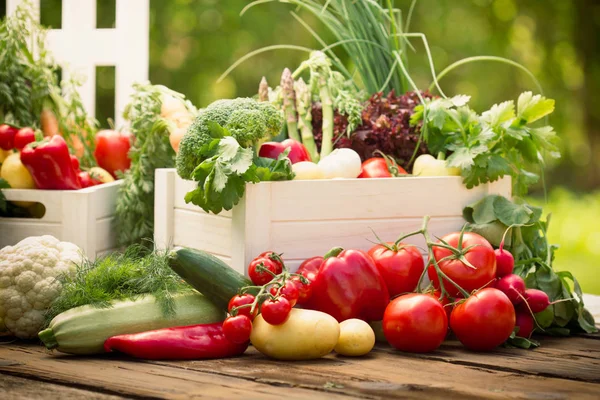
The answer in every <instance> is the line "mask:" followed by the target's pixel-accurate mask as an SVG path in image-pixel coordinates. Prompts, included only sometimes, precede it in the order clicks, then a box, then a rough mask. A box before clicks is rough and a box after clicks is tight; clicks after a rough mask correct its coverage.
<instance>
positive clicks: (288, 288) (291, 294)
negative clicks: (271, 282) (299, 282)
mask: <svg viewBox="0 0 600 400" xmlns="http://www.w3.org/2000/svg"><path fill="white" fill-rule="evenodd" d="M269 291H270V292H271V294H272V295H273V296H277V292H278V291H279V293H280V295H281V297H285V298H286V299H287V301H289V302H290V306H291V307H294V306H295V305H296V302H297V301H298V298H299V297H300V291H299V290H298V287H297V286H296V283H295V282H293V281H291V280H288V281H286V282H285V285H283V287H282V288H281V290H279V288H278V287H277V286H272V287H271V289H270V290H269Z"/></svg>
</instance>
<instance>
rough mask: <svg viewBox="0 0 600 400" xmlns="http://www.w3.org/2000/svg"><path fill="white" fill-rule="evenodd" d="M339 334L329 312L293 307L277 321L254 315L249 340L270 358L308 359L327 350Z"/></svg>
mask: <svg viewBox="0 0 600 400" xmlns="http://www.w3.org/2000/svg"><path fill="white" fill-rule="evenodd" d="M339 336H340V325H339V324H338V322H337V320H336V319H335V318H333V317H332V316H331V315H329V314H325V313H323V312H320V311H313V310H302V309H298V308H294V309H292V311H291V312H290V317H289V318H288V320H287V321H286V322H284V323H283V324H281V325H270V324H268V323H267V322H265V320H264V319H263V317H262V315H260V314H259V315H258V316H257V317H256V318H255V319H254V323H253V325H252V334H251V335H250V341H251V342H252V344H253V345H254V347H256V349H257V350H258V351H260V352H261V353H263V354H264V355H266V356H268V357H271V358H275V359H278V360H312V359H315V358H320V357H323V356H325V355H327V354H329V353H331V351H332V350H333V348H334V347H335V345H336V343H337V342H338V338H339Z"/></svg>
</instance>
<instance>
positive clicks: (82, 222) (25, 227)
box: [0, 180, 122, 259]
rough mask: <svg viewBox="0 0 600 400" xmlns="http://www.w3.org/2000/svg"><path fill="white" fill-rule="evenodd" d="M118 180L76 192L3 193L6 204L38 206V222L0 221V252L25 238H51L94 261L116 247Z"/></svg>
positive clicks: (33, 220) (9, 191)
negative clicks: (43, 210) (76, 248)
mask: <svg viewBox="0 0 600 400" xmlns="http://www.w3.org/2000/svg"><path fill="white" fill-rule="evenodd" d="M121 182H122V181H121V180H118V181H115V182H111V183H105V184H103V185H98V186H92V187H89V188H86V189H80V190H37V189H4V190H2V193H3V194H4V195H5V196H6V198H7V199H8V200H14V201H30V202H39V203H42V204H43V205H44V207H45V208H46V213H45V214H44V216H43V217H42V218H39V219H38V218H0V248H2V247H4V246H11V245H14V244H16V243H17V242H19V241H20V240H22V239H25V238H26V237H28V236H40V235H52V236H54V237H56V238H58V239H59V240H62V241H68V242H72V243H75V244H76V245H78V246H79V247H80V248H81V249H82V250H83V252H84V253H85V254H86V256H87V257H89V258H91V259H94V258H96V257H97V256H98V255H101V254H103V253H105V252H107V251H109V250H112V249H114V248H115V247H116V235H115V233H114V229H113V221H114V217H115V205H116V199H117V190H118V189H119V186H120V185H121Z"/></svg>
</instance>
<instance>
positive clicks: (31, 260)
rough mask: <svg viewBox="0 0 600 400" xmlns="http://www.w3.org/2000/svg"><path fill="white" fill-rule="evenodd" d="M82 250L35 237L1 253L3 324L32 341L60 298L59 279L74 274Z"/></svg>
mask: <svg viewBox="0 0 600 400" xmlns="http://www.w3.org/2000/svg"><path fill="white" fill-rule="evenodd" d="M81 254H82V253H81V250H80V249H79V247H77V246H76V245H74V244H73V243H69V242H61V241H59V240H58V239H56V238H55V237H53V236H50V235H44V236H32V237H28V238H27V239H23V240H21V241H20V242H19V243H17V244H16V245H14V246H6V247H5V248H3V249H2V250H0V321H2V322H3V323H4V325H5V327H6V329H7V330H8V331H9V332H10V333H12V334H13V335H15V336H16V337H18V338H21V339H32V338H35V337H37V334H38V332H39V330H40V328H41V327H42V325H43V323H44V313H45V312H46V310H47V309H48V307H49V306H50V303H52V301H53V300H54V299H55V298H56V297H57V296H58V294H59V293H60V291H61V289H62V284H61V283H60V281H59V280H58V279H57V278H58V277H60V276H61V275H64V274H73V273H74V272H75V269H76V263H79V262H80V261H81V259H82V255H81Z"/></svg>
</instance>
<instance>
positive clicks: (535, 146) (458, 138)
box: [411, 92, 560, 194]
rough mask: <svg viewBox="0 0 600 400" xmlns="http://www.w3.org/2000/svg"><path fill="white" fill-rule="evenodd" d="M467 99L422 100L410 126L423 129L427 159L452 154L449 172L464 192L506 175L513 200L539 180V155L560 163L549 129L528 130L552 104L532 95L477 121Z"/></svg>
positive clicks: (497, 107)
mask: <svg viewBox="0 0 600 400" xmlns="http://www.w3.org/2000/svg"><path fill="white" fill-rule="evenodd" d="M468 100H469V97H468V96H462V95H460V96H455V97H453V98H439V99H434V100H426V102H425V104H422V105H419V106H417V107H416V108H415V113H414V114H413V115H412V117H411V124H412V125H413V126H416V125H417V124H419V123H421V122H424V123H423V128H422V132H423V139H424V140H425V142H426V143H427V147H428V149H429V151H430V152H431V153H432V154H438V153H440V152H443V153H444V154H448V153H451V154H450V155H449V156H448V158H447V160H448V165H449V166H450V167H458V168H460V169H461V170H462V176H463V181H464V183H465V184H466V186H467V187H468V188H472V187H474V186H477V185H480V184H482V183H486V182H493V181H496V180H498V179H499V178H501V177H503V176H505V175H510V176H512V178H513V185H514V189H513V192H514V193H515V194H524V193H526V192H527V188H528V186H530V185H532V184H534V183H536V182H537V181H538V180H539V176H538V175H537V174H536V173H534V172H532V171H530V170H529V166H530V165H532V164H535V165H538V166H539V167H543V166H544V155H548V156H549V157H551V158H557V157H560V154H559V152H558V147H557V146H556V141H557V137H556V133H555V132H554V130H553V129H552V127H551V126H542V127H532V126H531V125H530V124H531V123H533V122H535V121H538V120H539V119H540V118H543V117H545V116H547V115H548V114H550V113H551V112H552V111H553V110H554V100H551V99H546V98H545V97H543V96H541V95H533V93H531V92H525V93H522V94H521V95H520V96H519V99H518V100H517V107H516V110H515V105H514V102H513V101H506V102H503V103H500V104H495V105H493V106H492V108H491V109H490V110H488V111H485V112H484V113H482V114H481V115H478V114H477V113H476V112H474V111H473V110H471V109H470V108H469V107H468V106H467V103H468Z"/></svg>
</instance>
